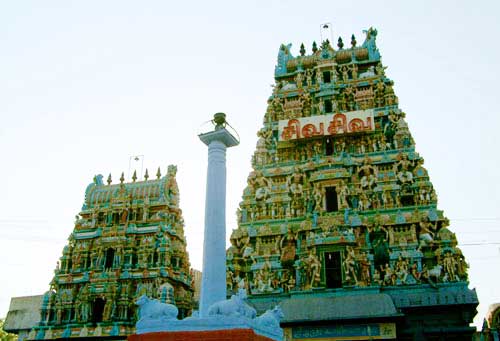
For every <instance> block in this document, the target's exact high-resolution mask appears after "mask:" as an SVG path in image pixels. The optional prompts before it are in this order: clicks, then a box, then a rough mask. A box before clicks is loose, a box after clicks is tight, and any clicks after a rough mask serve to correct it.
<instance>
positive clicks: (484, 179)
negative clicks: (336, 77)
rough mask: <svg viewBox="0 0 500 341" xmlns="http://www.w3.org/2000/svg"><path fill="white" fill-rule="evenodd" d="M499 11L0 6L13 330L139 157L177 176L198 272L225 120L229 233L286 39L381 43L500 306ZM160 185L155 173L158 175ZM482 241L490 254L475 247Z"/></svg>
mask: <svg viewBox="0 0 500 341" xmlns="http://www.w3.org/2000/svg"><path fill="white" fill-rule="evenodd" d="M499 10H500V2H498V1H418V2H416V1H379V2H374V1H356V2H350V1H344V2H342V3H339V2H338V1H307V2H306V1H246V2H237V1H189V2H184V3H181V2H177V1H176V2H174V1H171V2H169V1H140V2H139V1H105V2H104V1H62V0H61V1H10V2H7V1H4V2H2V3H0V22H1V23H2V25H0V42H1V43H2V47H1V53H0V119H1V125H0V151H1V153H2V161H1V163H0V179H2V180H3V184H2V192H1V193H2V195H1V196H0V259H1V261H0V262H1V263H0V265H1V268H2V272H3V275H2V279H3V280H2V281H0V316H4V315H5V313H6V312H7V309H8V305H9V301H10V297H12V296H22V295H32V294H40V293H43V292H44V291H46V290H47V289H48V283H49V281H50V279H51V276H52V270H53V268H54V266H55V264H56V261H57V259H58V258H59V257H60V255H61V251H62V247H63V245H64V244H65V242H66V239H67V237H68V236H69V234H70V233H71V231H72V229H73V219H74V218H73V217H74V216H75V214H77V213H78V212H79V209H80V208H81V205H82V203H83V198H84V190H85V187H86V186H87V184H88V183H89V182H91V181H92V177H93V176H94V174H97V173H102V174H104V175H105V176H107V174H108V173H109V172H111V173H112V175H113V178H114V179H115V180H117V179H118V178H119V176H120V173H121V172H122V171H125V172H127V171H128V163H129V157H130V156H131V155H136V154H144V155H145V161H144V163H145V167H148V168H149V169H150V171H151V170H154V172H155V171H156V168H157V167H158V166H159V165H160V166H161V167H162V169H163V170H164V171H165V170H166V167H167V165H168V164H170V163H174V164H177V165H178V169H179V171H178V182H179V187H180V191H181V207H182V209H183V212H184V218H185V221H186V235H187V240H188V243H189V244H188V249H189V251H190V255H191V263H192V265H193V266H194V267H197V268H200V267H201V246H202V236H201V234H202V231H203V208H204V190H205V173H206V147H205V146H204V145H203V144H202V143H201V142H199V141H198V138H197V136H196V135H197V133H198V129H199V127H200V125H201V124H202V123H203V122H205V121H206V120H208V119H210V118H211V117H212V115H213V113H215V112H218V111H224V112H226V113H227V115H228V120H229V122H230V123H231V125H232V126H234V127H235V128H236V129H237V130H238V132H239V134H240V136H241V145H240V146H238V147H235V148H232V149H230V150H229V151H228V199H227V202H228V208H227V212H228V234H229V233H230V230H231V228H234V227H235V226H236V225H235V215H234V212H235V210H236V207H237V205H238V203H239V201H240V200H241V194H242V190H243V188H244V187H245V185H246V177H247V175H248V172H249V171H250V157H251V154H252V152H253V150H254V148H255V142H256V140H257V139H256V135H255V133H256V132H257V130H258V129H259V128H260V127H261V124H262V118H263V115H264V112H265V109H266V100H267V98H268V96H269V95H270V94H271V88H270V86H269V85H270V84H272V83H273V70H274V65H275V62H276V56H277V51H278V48H279V46H280V44H281V43H292V44H293V53H294V54H298V46H299V45H300V43H301V42H304V44H305V45H306V47H307V49H308V51H310V46H311V44H312V42H313V40H316V41H319V40H320V37H319V25H320V24H321V23H324V22H331V23H332V24H333V28H334V41H336V40H337V38H338V36H339V35H341V36H342V37H343V38H344V40H345V41H346V42H348V41H349V38H350V35H351V34H352V33H354V34H356V37H357V40H358V42H360V43H361V42H362V41H363V39H364V35H363V34H362V30H363V29H366V28H368V27H369V26H374V27H376V28H377V29H378V32H379V35H378V38H377V42H378V46H379V49H380V52H381V54H382V58H383V62H384V64H385V65H387V66H388V69H387V74H388V76H389V77H391V78H392V79H393V80H394V81H395V91H396V94H397V95H398V97H399V100H400V107H401V109H403V110H404V111H405V112H406V113H407V120H408V123H409V127H410V129H411V131H412V133H413V135H414V138H415V141H416V144H417V151H418V152H419V153H420V154H421V155H422V156H423V157H424V158H425V161H426V163H425V166H426V167H427V169H428V170H429V174H430V176H431V181H432V182H433V183H434V187H435V188H436V190H437V193H438V196H439V208H440V209H443V210H444V211H445V214H446V215H447V216H448V217H449V218H450V220H451V228H452V230H454V231H455V232H456V233H457V236H458V238H459V241H460V243H463V244H464V246H463V247H462V250H463V252H464V254H465V255H466V257H467V260H468V261H469V263H470V265H471V268H470V271H469V273H470V282H471V284H470V286H471V287H475V288H477V290H478V295H479V298H480V300H481V303H482V304H481V306H480V310H479V311H480V312H479V314H478V318H477V319H476V321H477V322H476V323H478V324H480V321H481V320H482V318H483V317H484V314H485V310H486V309H487V306H488V305H489V304H491V303H493V302H500V292H499V291H497V290H496V288H497V286H498V284H497V283H498V282H499V280H500V274H499V273H500V272H499V269H500V245H499V244H485V243H500V214H499V202H500V194H499V193H500V180H499V176H498V170H499V168H500V161H499V151H498V150H499V146H500V138H499V136H498V135H499V134H498V129H499V126H500V118H499V112H498V111H499V110H498V104H497V102H496V98H498V90H497V81H498V79H500V77H499V76H500V71H499V69H500V63H499V62H498V58H499V57H498V56H499V55H500V47H499V46H500V45H499V44H498V42H497V40H498V37H499V36H500V25H499V24H498V13H499ZM154 172H153V173H154ZM473 243H479V244H480V245H470V244H473Z"/></svg>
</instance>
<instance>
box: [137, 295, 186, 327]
mask: <svg viewBox="0 0 500 341" xmlns="http://www.w3.org/2000/svg"><path fill="white" fill-rule="evenodd" d="M135 304H136V305H138V306H139V320H140V321H144V320H147V319H151V320H153V319H165V320H175V319H177V315H178V313H179V310H178V309H177V307H176V306H175V305H173V304H168V303H161V302H160V301H158V300H153V299H150V298H149V297H147V296H146V295H142V296H141V297H139V299H138V300H137V301H136V302H135Z"/></svg>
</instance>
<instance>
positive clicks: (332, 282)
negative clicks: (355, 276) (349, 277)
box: [325, 251, 342, 288]
mask: <svg viewBox="0 0 500 341" xmlns="http://www.w3.org/2000/svg"><path fill="white" fill-rule="evenodd" d="M325 279H326V287H327V288H342V265H341V261H340V252H338V251H333V252H325Z"/></svg>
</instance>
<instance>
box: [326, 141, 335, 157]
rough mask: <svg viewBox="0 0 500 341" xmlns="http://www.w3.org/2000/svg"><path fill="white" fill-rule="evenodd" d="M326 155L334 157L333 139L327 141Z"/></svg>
mask: <svg viewBox="0 0 500 341" xmlns="http://www.w3.org/2000/svg"><path fill="white" fill-rule="evenodd" d="M325 154H326V155H332V154H333V141H332V139H326V142H325Z"/></svg>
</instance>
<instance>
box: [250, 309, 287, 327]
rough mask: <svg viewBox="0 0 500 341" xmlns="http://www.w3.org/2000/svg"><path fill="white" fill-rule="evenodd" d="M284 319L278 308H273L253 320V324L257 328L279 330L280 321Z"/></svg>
mask: <svg viewBox="0 0 500 341" xmlns="http://www.w3.org/2000/svg"><path fill="white" fill-rule="evenodd" d="M283 317H284V315H283V311H282V310H281V307H280V306H278V305H277V306H275V307H274V308H273V309H270V310H268V311H266V312H265V313H264V314H262V315H260V316H258V317H257V318H256V319H255V324H256V325H257V326H258V327H264V328H273V329H279V328H280V321H281V319H282V318H283Z"/></svg>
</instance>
